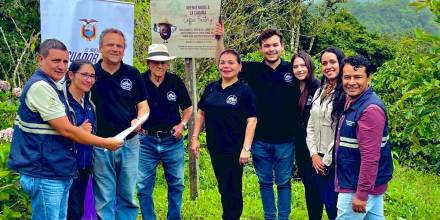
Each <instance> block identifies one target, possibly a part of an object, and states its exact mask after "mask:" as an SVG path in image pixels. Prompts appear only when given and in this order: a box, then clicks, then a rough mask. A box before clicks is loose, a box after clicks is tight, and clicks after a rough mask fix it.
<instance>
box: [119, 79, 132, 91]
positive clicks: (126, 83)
mask: <svg viewBox="0 0 440 220" xmlns="http://www.w3.org/2000/svg"><path fill="white" fill-rule="evenodd" d="M132 87H133V83H132V82H131V80H130V79H127V78H125V79H123V80H122V81H121V88H122V89H124V90H127V91H131V88H132Z"/></svg>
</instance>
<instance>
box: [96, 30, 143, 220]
mask: <svg viewBox="0 0 440 220" xmlns="http://www.w3.org/2000/svg"><path fill="white" fill-rule="evenodd" d="M125 45H126V44H125V37H124V34H123V33H122V32H121V31H120V30H118V29H114V28H109V29H105V30H104V31H102V33H101V36H100V38H99V49H100V52H101V54H102V59H101V60H99V62H98V63H97V64H95V70H96V76H97V79H98V80H97V81H96V83H95V85H94V86H93V88H92V100H93V102H94V103H95V105H96V116H97V117H96V119H97V134H98V135H99V136H102V137H113V136H115V135H117V134H118V133H120V132H121V131H123V130H125V129H126V128H129V127H130V126H132V125H134V124H136V122H137V121H138V119H139V118H140V117H142V116H144V115H145V114H146V113H148V112H149V107H148V103H147V91H146V89H145V85H144V83H142V79H141V75H140V73H139V71H138V70H137V69H136V68H134V67H132V66H130V65H127V64H125V63H124V62H122V58H123V56H124V51H125ZM139 129H140V127H139V128H138V129H137V130H139ZM138 163H139V135H138V134H137V132H133V133H131V134H129V135H128V136H127V137H126V138H125V140H124V145H123V146H122V147H121V148H120V149H119V150H117V151H115V152H112V151H105V150H101V149H94V152H93V192H94V197H95V207H96V213H97V216H98V219H105V220H112V219H121V220H122V219H123V220H130V219H133V220H134V219H137V215H138V206H137V204H136V197H135V188H136V174H137V168H138Z"/></svg>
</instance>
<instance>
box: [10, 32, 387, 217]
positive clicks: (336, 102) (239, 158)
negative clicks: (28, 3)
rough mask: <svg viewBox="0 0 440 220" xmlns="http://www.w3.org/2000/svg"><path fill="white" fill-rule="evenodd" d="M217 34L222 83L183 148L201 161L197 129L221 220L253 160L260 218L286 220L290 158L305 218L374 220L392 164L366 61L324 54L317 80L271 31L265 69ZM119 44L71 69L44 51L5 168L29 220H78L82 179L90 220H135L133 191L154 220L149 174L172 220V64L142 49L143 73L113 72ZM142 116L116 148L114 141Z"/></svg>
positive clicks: (177, 84)
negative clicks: (158, 183)
mask: <svg viewBox="0 0 440 220" xmlns="http://www.w3.org/2000/svg"><path fill="white" fill-rule="evenodd" d="M213 32H214V34H215V35H216V36H217V37H216V39H217V64H218V70H219V73H220V79H219V80H217V81H215V82H212V83H210V84H209V85H207V86H206V88H205V90H204V92H203V94H202V96H201V98H200V101H199V103H198V106H199V109H198V112H197V114H196V118H195V123H194V124H195V125H194V129H193V133H192V134H189V136H190V138H191V146H189V148H190V152H191V153H192V154H194V156H195V157H196V158H198V157H199V147H200V143H199V135H200V133H201V132H202V130H203V129H205V131H206V140H207V149H208V151H209V154H210V157H211V163H212V167H213V170H214V174H215V177H216V179H217V182H218V190H219V193H220V195H221V204H222V207H223V214H222V219H225V220H236V219H240V216H241V213H242V211H243V196H242V175H243V166H244V165H246V164H248V163H250V162H251V161H252V163H253V166H254V168H255V171H256V175H257V177H258V182H259V186H260V195H261V200H262V204H263V210H264V219H280V220H281V219H289V216H290V212H291V178H292V169H293V164H294V158H295V160H296V163H297V166H298V171H299V174H300V177H301V179H302V182H303V184H304V188H305V198H306V204H307V210H308V214H309V219H321V218H322V214H323V207H324V206H325V209H326V211H327V216H328V218H329V219H363V218H368V219H384V213H383V194H384V192H385V191H386V189H387V183H388V182H389V181H390V179H391V177H392V172H393V165H392V160H391V152H390V146H389V144H388V142H387V140H388V118H387V114H386V108H385V105H384V104H383V102H382V101H381V100H380V99H379V97H378V96H377V95H376V94H375V93H374V92H373V90H372V88H371V86H370V80H371V67H370V63H369V61H368V60H367V59H366V58H365V57H363V56H360V55H357V56H353V57H347V58H345V57H344V54H343V53H342V51H341V50H340V49H337V48H333V47H330V48H327V49H325V50H324V51H323V52H322V53H321V56H320V63H321V70H322V74H323V77H322V79H321V81H320V80H318V79H317V78H316V77H315V76H314V64H313V61H312V59H311V57H310V56H309V55H308V54H307V53H305V52H302V51H301V52H298V53H296V54H295V55H294V56H293V57H292V60H291V62H286V61H284V60H282V59H281V58H280V57H281V54H282V53H283V50H284V40H283V36H282V35H281V34H280V33H279V32H278V31H277V30H274V29H267V30H264V31H263V32H262V33H261V34H260V36H259V38H258V42H259V50H260V53H261V55H262V56H263V58H264V60H263V61H262V62H245V61H241V58H240V54H239V53H238V52H237V51H235V50H233V49H226V50H225V47H224V43H223V33H224V25H223V23H217V24H216V26H215V28H214V30H213ZM125 46H126V43H125V37H124V34H123V33H122V32H121V31H120V30H118V29H114V28H109V29H106V30H104V31H103V32H102V33H101V35H100V38H99V49H100V52H101V55H102V59H101V60H99V62H98V63H96V64H92V63H90V62H89V61H87V60H76V61H73V62H72V63H71V64H70V67H69V68H68V67H67V66H68V51H67V48H66V46H65V45H64V44H63V43H62V42H60V41H59V40H56V39H48V40H45V41H44V42H43V43H42V44H41V45H40V49H39V55H38V63H39V68H38V69H37V70H36V72H35V73H34V74H33V75H32V76H31V77H30V78H29V80H28V81H27V82H26V84H25V86H24V89H23V93H22V96H21V98H20V106H19V108H18V112H17V117H16V120H15V124H14V133H13V138H12V144H11V152H10V156H9V161H8V166H9V167H10V168H11V169H14V170H17V171H18V172H19V174H20V184H21V186H22V188H23V190H24V191H26V192H27V193H28V194H29V196H30V198H31V202H32V209H33V212H32V219H81V217H82V216H83V213H84V209H83V207H84V198H85V193H86V188H87V183H88V181H89V176H90V175H91V176H92V180H93V193H94V204H95V209H96V213H97V217H98V219H105V220H107V219H136V218H137V215H138V206H137V202H136V196H135V192H136V188H137V196H138V199H139V206H140V209H141V214H142V218H143V219H148V220H150V219H156V214H155V209H154V202H153V196H152V194H153V190H154V185H155V178H156V170H157V166H158V164H159V163H161V164H162V166H163V169H164V173H165V179H166V182H167V185H168V213H167V219H182V216H181V208H182V193H183V191H184V188H185V187H184V152H185V151H184V144H183V132H184V130H185V129H186V128H187V123H188V121H189V120H190V118H191V113H192V111H193V109H192V103H191V99H190V97H189V94H188V91H187V89H186V87H185V85H184V83H183V82H182V80H181V79H180V78H179V77H178V76H177V75H176V74H172V73H170V72H169V71H168V69H169V62H170V60H172V59H174V58H175V57H173V56H171V55H170V53H169V51H168V49H167V47H166V46H165V45H163V44H152V45H151V46H150V47H149V48H148V57H147V64H148V68H149V69H148V71H146V72H145V73H143V74H140V73H139V71H138V70H137V69H136V68H134V67H132V66H130V65H127V64H125V63H123V62H122V58H123V56H124V50H125ZM63 78H65V79H63ZM61 82H62V83H61ZM146 114H148V115H149V117H148V119H147V121H146V122H145V123H143V124H141V125H140V126H138V127H137V128H136V129H135V131H134V132H133V133H131V134H129V135H128V136H127V137H126V138H125V139H124V140H122V141H121V140H119V139H116V138H114V136H115V135H117V134H118V133H120V132H121V131H123V130H124V129H126V128H128V127H130V126H135V125H137V124H139V123H138V120H140V118H141V117H143V116H144V115H146ZM251 156H252V160H251ZM274 183H275V185H276V188H277V193H276V194H275V193H274ZM275 195H277V198H275Z"/></svg>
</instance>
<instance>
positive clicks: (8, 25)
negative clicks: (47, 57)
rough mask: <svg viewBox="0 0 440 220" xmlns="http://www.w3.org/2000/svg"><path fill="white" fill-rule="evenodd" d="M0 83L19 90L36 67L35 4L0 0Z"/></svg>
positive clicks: (20, 0) (32, 1) (36, 15)
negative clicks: (5, 81)
mask: <svg viewBox="0 0 440 220" xmlns="http://www.w3.org/2000/svg"><path fill="white" fill-rule="evenodd" d="M0 5H2V6H1V7H0V42H1V43H0V54H2V56H0V79H6V80H8V81H9V82H11V84H12V85H13V86H14V87H21V86H22V85H23V83H24V81H25V80H26V79H27V77H28V76H29V75H30V74H32V73H33V72H34V70H35V66H36V53H35V52H36V48H37V46H38V42H39V37H40V33H39V28H38V27H39V26H40V16H39V13H38V6H39V1H35V0H31V1H23V0H9V1H5V0H0Z"/></svg>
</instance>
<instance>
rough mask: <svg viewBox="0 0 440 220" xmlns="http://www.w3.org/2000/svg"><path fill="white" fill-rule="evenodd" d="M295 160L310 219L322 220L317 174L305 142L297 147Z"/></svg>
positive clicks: (299, 142) (300, 142)
mask: <svg viewBox="0 0 440 220" xmlns="http://www.w3.org/2000/svg"><path fill="white" fill-rule="evenodd" d="M295 160H296V164H297V166H298V172H299V175H300V177H301V181H302V182H303V185H304V191H305V197H306V205H307V213H308V214H309V219H310V220H321V219H322V212H323V207H322V206H323V205H322V202H321V198H320V195H319V190H318V184H317V182H316V178H317V174H316V171H315V169H314V168H313V166H312V159H311V158H310V152H309V149H308V148H307V145H306V143H305V140H301V141H298V144H297V147H295Z"/></svg>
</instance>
